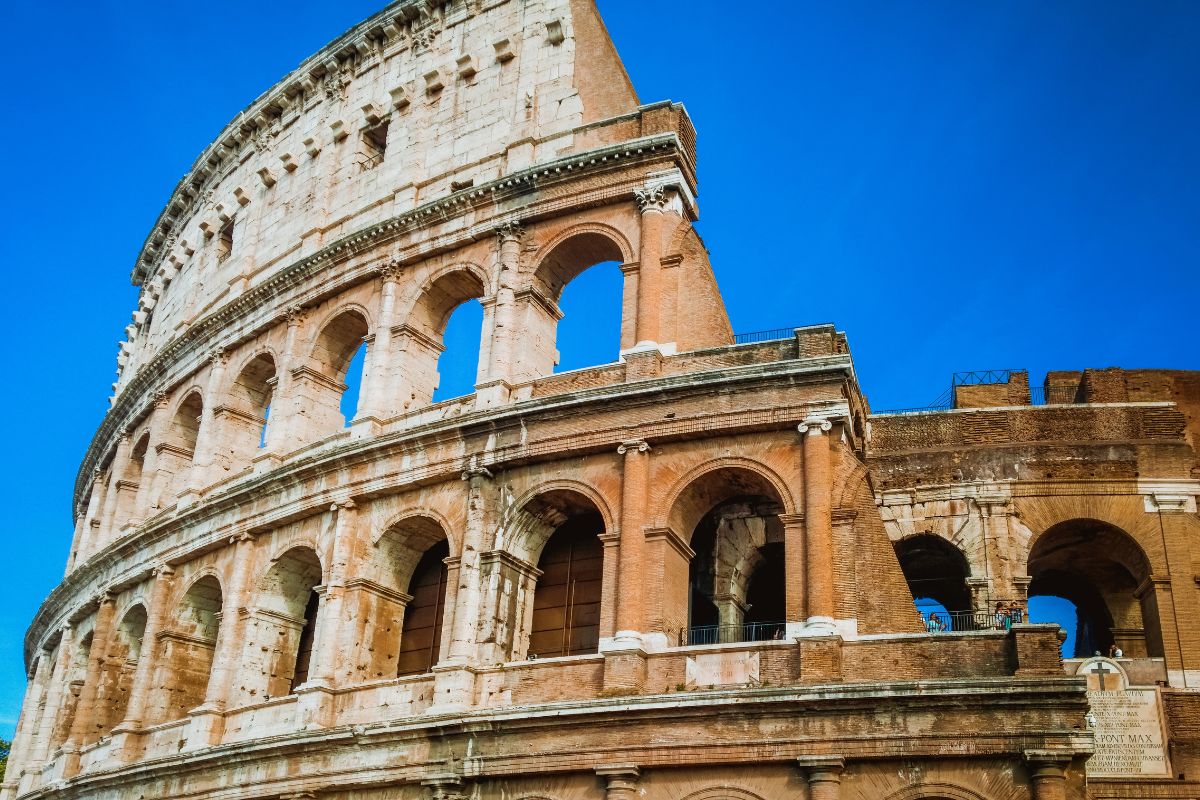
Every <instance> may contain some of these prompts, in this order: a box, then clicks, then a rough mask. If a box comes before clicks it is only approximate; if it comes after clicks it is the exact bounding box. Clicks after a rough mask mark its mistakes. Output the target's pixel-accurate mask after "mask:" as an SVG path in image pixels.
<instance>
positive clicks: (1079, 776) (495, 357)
mask: <svg viewBox="0 0 1200 800" xmlns="http://www.w3.org/2000/svg"><path fill="white" fill-rule="evenodd" d="M695 192H696V179H695V132H694V130H693V129H692V126H691V123H690V121H689V120H688V117H687V115H686V113H685V112H684V110H683V108H682V106H679V105H677V104H672V103H657V104H653V105H639V102H638V100H637V98H636V95H635V94H634V92H633V89H632V87H631V86H630V84H629V81H628V78H627V77H626V75H625V73H624V70H623V68H622V67H621V65H620V61H619V58H618V57H617V55H616V53H615V51H614V49H613V47H612V43H611V42H610V41H609V39H608V37H607V35H606V33H605V32H604V28H603V25H602V23H601V21H600V19H599V16H598V14H597V13H596V10H595V8H594V7H593V5H592V3H591V2H589V0H536V1H535V0H453V2H445V3H434V2H425V1H424V0H420V1H418V0H401V1H400V2H397V3H394V4H392V5H390V6H389V7H388V8H386V9H385V10H384V11H382V12H380V14H378V15H376V16H375V17H373V18H371V19H370V20H367V21H366V22H364V23H362V24H361V25H359V26H357V27H355V28H353V29H352V30H350V31H348V32H347V33H346V34H344V35H343V36H342V37H341V38H339V39H338V40H336V41H334V42H333V43H331V44H330V45H329V46H328V47H326V48H324V49H323V50H322V51H321V52H320V53H318V54H316V55H314V56H313V57H312V58H310V59H309V60H307V61H305V62H304V64H302V65H301V66H300V68H299V69H298V70H297V71H296V72H294V73H293V74H292V75H289V76H288V77H286V78H285V79H284V80H283V81H282V82H281V83H280V84H278V85H277V86H276V87H274V88H272V89H271V90H269V91H268V92H267V93H266V94H264V95H263V96H262V97H260V98H259V99H258V100H256V101H255V102H254V103H253V104H251V106H250V107H249V108H248V109H246V110H245V111H244V112H243V113H242V114H240V115H239V116H238V117H237V119H235V121H234V122H232V123H231V124H230V125H229V126H228V127H227V128H226V130H225V131H224V132H222V134H221V136H220V137H218V139H217V140H216V141H215V142H214V143H213V144H212V145H211V146H210V147H209V148H208V149H207V150H206V151H205V152H204V153H203V154H202V155H201V157H200V158H199V159H198V160H197V162H196V164H195V165H194V167H193V169H192V171H191V172H190V173H189V174H188V175H187V176H186V177H185V178H184V180H183V181H182V182H181V183H180V185H179V187H177V189H176V191H175V193H174V194H173V196H172V198H171V200H170V202H169V204H168V206H167V209H166V210H165V211H164V212H163V215H162V216H161V217H160V219H159V220H158V221H157V222H156V224H155V227H154V230H153V231H152V233H151V235H150V237H149V238H148V240H147V243H146V246H145V248H144V249H143V252H142V254H141V255H140V257H139V259H138V262H137V264H136V266H135V269H134V275H133V277H134V280H135V282H136V283H138V284H139V285H140V286H141V287H142V292H141V297H140V299H139V303H138V309H137V310H136V312H135V313H134V323H133V324H132V325H131V326H130V327H129V329H128V333H129V340H128V341H127V342H125V343H124V344H123V345H122V348H121V354H120V356H119V359H118V363H119V366H120V375H119V380H118V382H117V384H116V386H115V389H116V393H115V395H114V399H113V406H112V409H111V411H110V413H109V415H108V416H107V417H106V419H105V420H104V422H103V424H102V425H101V428H100V430H99V431H98V432H97V434H96V437H95V439H94V440H93V442H92V445H91V447H90V448H89V450H88V453H87V456H86V458H85V461H84V464H83V467H82V469H81V471H80V475H79V479H78V481H77V487H76V488H77V493H76V498H75V500H76V502H75V511H76V527H75V533H74V543H73V546H72V553H71V561H70V564H69V565H68V572H67V575H66V577H65V578H64V580H63V582H62V584H61V585H60V586H59V587H57V588H56V589H55V590H54V591H53V592H52V593H51V595H50V597H49V598H47V600H46V602H45V603H44V604H43V606H42V608H41V609H40V610H39V613H38V615H37V618H36V619H35V620H34V623H33V625H32V626H31V628H30V630H29V632H28V635H27V638H26V655H27V662H28V666H29V674H30V686H29V690H28V694H27V698H26V702H25V707H24V710H23V713H22V716H21V722H20V724H19V726H18V730H17V735H16V741H15V743H14V749H13V756H12V759H11V761H10V763H9V771H8V776H7V783H5V784H4V785H3V787H2V789H0V796H3V797H5V798H11V797H17V796H21V797H48V796H54V797H64V798H73V797H90V798H113V799H114V800H115V799H116V798H129V797H137V798H144V800H153V799H154V798H176V797H189V798H222V800H243V799H245V800H250V799H251V798H255V799H257V798H264V799H268V798H269V800H276V798H317V797H320V798H338V800H342V799H343V798H345V799H346V800H349V798H354V799H355V800H368V799H371V800H375V799H376V798H377V799H378V800H384V798H389V799H395V798H417V797H430V798H453V797H463V796H472V797H481V798H490V797H496V798H501V797H517V798H520V797H538V798H564V799H565V798H576V797H601V796H605V797H609V798H631V797H645V798H648V800H660V799H661V800H667V798H672V799H675V798H690V800H703V799H707V800H717V799H718V798H738V800H751V799H753V798H759V799H760V800H766V799H767V798H776V797H810V798H813V799H814V800H829V799H830V798H835V797H846V798H859V797H861V798H890V799H891V800H900V799H901V798H911V799H913V800H915V798H924V797H939V798H953V799H954V800H958V799H959V798H975V799H976V800H978V798H988V799H989V800H992V799H993V798H994V799H995V800H1007V799H1008V798H1012V800H1016V799H1017V798H1028V797H1030V796H1033V797H1036V798H1038V799H1039V800H1050V799H1051V798H1066V797H1070V798H1081V797H1085V796H1087V793H1088V792H1091V793H1092V794H1093V795H1095V796H1105V797H1118V796H1154V797H1180V798H1182V797H1189V796H1194V795H1195V793H1196V792H1195V787H1196V782H1195V779H1194V778H1195V776H1196V775H1197V774H1200V747H1198V746H1197V741H1198V737H1197V736H1196V730H1197V724H1196V720H1197V719H1200V715H1198V714H1197V709H1198V708H1200V705H1198V704H1197V703H1196V702H1195V701H1196V698H1197V696H1198V694H1197V692H1196V688H1197V686H1200V638H1198V637H1200V626H1196V625H1195V624H1194V622H1195V620H1196V619H1197V618H1200V609H1198V604H1200V598H1198V597H1197V592H1198V589H1197V586H1196V584H1195V574H1197V572H1200V567H1197V566H1196V564H1198V563H1200V561H1197V555H1196V541H1197V538H1196V537H1197V533H1198V532H1200V523H1198V522H1197V519H1196V516H1195V510H1196V506H1195V502H1196V498H1195V496H1196V494H1197V491H1198V488H1197V487H1198V484H1197V480H1196V475H1197V473H1196V466H1197V461H1196V456H1195V451H1194V445H1195V442H1196V435H1197V431H1198V430H1200V428H1198V426H1200V422H1198V420H1200V412H1198V409H1200V380H1197V379H1196V376H1195V375H1193V374H1191V373H1167V372H1154V371H1137V372H1123V371H1121V370H1100V371H1092V370H1088V371H1084V372H1080V373H1065V372H1064V373H1053V374H1052V376H1051V377H1050V378H1048V380H1047V386H1046V387H1045V390H1044V391H1045V395H1046V397H1047V398H1051V395H1053V399H1052V404H1051V405H1049V406H1032V405H1030V400H1031V394H1030V389H1029V384H1028V380H1027V378H1024V377H1023V376H1021V375H1018V374H1015V373H1014V374H1012V375H1009V376H1008V378H1007V382H993V383H982V384H978V385H974V386H971V387H970V388H967V389H964V390H963V391H962V392H960V393H958V396H957V401H958V402H957V405H958V408H956V409H952V410H947V411H943V412H937V413H929V414H919V415H886V414H878V415H874V416H872V415H871V414H870V412H869V408H868V406H867V404H866V401H865V399H864V398H863V396H862V393H861V391H860V389H859V386H858V384H857V378H856V374H855V371H854V368H853V364H852V361H851V359H850V355H849V350H848V346H847V343H846V337H845V335H844V334H842V333H841V332H839V331H837V330H836V329H835V328H834V327H833V326H831V325H814V326H808V327H804V328H798V329H796V330H795V331H794V332H793V333H792V334H791V335H784V336H783V337H782V338H779V339H773V340H767V341H762V342H750V343H737V342H735V339H734V337H733V335H732V332H731V330H730V327H729V322H728V320H727V318H726V315H725V312H724V307H723V305H722V301H721V297H720V294H719V293H718V291H717V288H716V284H715V281H714V279H713V275H712V271H711V269H710V267H709V264H708V261H707V254H706V251H705V249H704V246H703V243H702V242H701V240H700V238H699V236H698V235H697V233H696V231H695V230H694V228H693V227H692V223H693V222H694V221H695V219H696V215H697V207H696V204H695V199H694V197H695ZM605 261H616V262H619V263H620V264H621V269H622V272H623V274H624V290H623V302H622V320H621V348H622V356H621V359H620V360H619V361H617V362H615V363H612V364H606V365H600V366H596V367H593V368H589V369H584V370H576V371H572V372H569V373H563V374H554V373H553V368H554V365H555V361H556V360H557V349H556V342H555V335H556V325H557V321H558V318H559V316H560V315H561V312H560V310H559V308H558V300H559V297H560V295H561V292H562V289H563V287H564V286H565V285H566V284H567V283H569V282H570V281H571V280H572V279H574V278H575V277H576V276H577V275H579V274H580V273H581V272H582V271H583V270H584V269H586V268H588V267H590V266H592V265H594V264H596V263H600V262H605ZM470 299H479V300H480V301H481V303H482V304H483V306H484V325H483V336H482V340H481V342H480V358H479V373H478V380H477V386H476V391H475V393H473V394H471V395H469V396H467V397H463V398H457V399H454V400H449V401H445V402H441V403H436V404H435V403H432V402H431V400H432V397H433V392H434V390H435V388H436V386H437V384H438V380H439V376H438V371H437V367H438V356H439V354H440V353H441V352H442V349H443V347H444V343H443V340H442V334H443V331H444V328H445V324H446V320H447V318H448V316H449V314H450V312H451V311H452V310H453V309H454V308H455V307H456V306H457V305H459V304H460V303H462V302H464V301H467V300H470ZM364 342H366V344H367V356H366V367H365V370H364V374H363V379H362V389H361V395H360V399H359V405H358V409H357V411H356V412H355V413H354V414H353V415H352V417H353V418H352V419H350V420H346V419H344V418H343V416H342V414H341V410H340V401H341V397H342V392H343V391H344V390H345V386H346V370H347V366H348V363H349V361H350V359H351V357H352V355H353V354H354V352H355V351H356V350H357V349H358V348H359V347H360V345H362V344H363V343H364ZM268 409H269V415H268ZM913 542H916V543H917V545H912V543H913ZM939 548H941V549H939ZM947 548H948V549H947ZM897 554H899V558H898V557H897ZM1067 573H1070V575H1071V576H1073V577H1072V578H1071V579H1069V580H1068V579H1065V578H1063V577H1062V576H1063V575H1065V574H1067ZM925 581H932V582H925ZM1081 587H1082V588H1081ZM1088 587H1090V588H1088ZM1053 590H1059V591H1064V592H1068V594H1070V593H1071V592H1074V594H1072V595H1071V596H1073V597H1076V599H1078V600H1079V602H1080V603H1081V604H1082V605H1081V608H1084V610H1085V611H1086V612H1087V613H1088V614H1091V615H1092V617H1094V618H1095V619H1096V620H1099V621H1100V622H1102V623H1103V630H1100V628H1096V629H1095V630H1092V629H1089V633H1088V637H1090V638H1088V639H1087V641H1088V642H1092V641H1093V640H1094V641H1096V642H1099V641H1101V638H1102V637H1107V638H1106V639H1103V641H1104V643H1105V644H1107V645H1111V646H1112V647H1114V648H1117V647H1119V648H1121V649H1122V651H1123V652H1122V656H1121V658H1120V659H1118V660H1117V662H1115V663H1118V664H1120V665H1121V669H1123V670H1125V674H1127V675H1130V676H1138V680H1148V681H1150V682H1154V681H1160V680H1161V681H1162V683H1164V684H1165V687H1159V688H1155V689H1147V690H1145V691H1150V692H1154V693H1160V694H1161V695H1162V703H1163V708H1164V709H1165V714H1164V716H1163V718H1164V719H1165V732H1166V744H1167V745H1168V749H1167V754H1166V756H1167V757H1168V758H1169V763H1168V761H1163V762H1161V763H1160V764H1159V765H1157V766H1156V769H1158V767H1159V766H1161V767H1162V769H1160V770H1158V771H1155V772H1154V775H1156V776H1167V775H1172V774H1174V775H1176V779H1175V780H1172V781H1166V780H1164V781H1160V782H1159V783H1156V784H1154V788H1153V790H1145V791H1146V792H1150V791H1152V792H1153V794H1149V793H1144V794H1141V795H1139V794H1137V792H1139V791H1143V789H1142V788H1139V787H1144V786H1145V785H1146V783H1145V782H1144V781H1142V780H1141V779H1140V777H1132V776H1131V774H1129V773H1122V774H1121V775H1120V776H1118V777H1109V778H1106V779H1105V780H1103V781H1101V782H1099V783H1097V782H1093V784H1092V785H1091V786H1090V787H1085V762H1086V760H1087V758H1088V757H1089V755H1090V754H1091V753H1092V752H1093V749H1095V748H1096V733H1095V732H1094V731H1093V729H1091V728H1089V727H1088V726H1087V724H1086V719H1087V717H1086V714H1087V712H1088V703H1089V693H1088V687H1087V686H1086V681H1085V680H1084V679H1082V678H1080V677H1078V676H1077V675H1075V672H1076V671H1077V670H1076V669H1073V667H1074V666H1077V664H1078V663H1079V662H1078V661H1074V660H1072V661H1071V662H1069V663H1068V664H1066V665H1064V663H1063V660H1062V658H1061V657H1060V652H1059V645H1060V638H1059V632H1058V630H1057V628H1055V627H1054V626H1048V625H1038V624H1027V623H1026V622H1024V621H1023V619H1022V614H1023V611H1024V609H1025V603H1026V599H1027V597H1028V596H1030V595H1035V594H1038V593H1048V592H1050V591H1053ZM923 592H924V593H930V594H933V595H938V594H941V593H944V595H943V596H945V597H946V598H953V599H952V600H948V602H949V603H950V605H949V606H948V609H949V610H950V611H954V612H960V613H959V614H957V615H956V616H955V617H954V623H953V624H952V625H950V626H949V627H950V628H951V629H950V630H941V629H937V628H936V626H930V625H929V624H928V623H927V622H926V621H924V620H922V619H921V617H920V616H919V615H918V613H917V612H916V610H915V609H914V606H913V599H914V594H917V595H921V594H922V593H923ZM997 601H1001V602H1002V603H1003V604H1005V605H1004V606H1003V608H1002V609H1001V610H996V609H995V608H994V604H995V603H996V602H997ZM1089 603H1090V605H1088V604H1089ZM1101 611H1103V613H1101ZM1090 618H1091V617H1089V619H1090ZM1098 637H1099V638H1098ZM1083 638H1086V637H1081V641H1083ZM1089 655H1090V654H1089ZM1101 688H1103V687H1101ZM1139 691H1140V690H1139ZM1102 760H1103V758H1102ZM1167 767H1169V772H1168V771H1167ZM1133 772H1136V771H1133ZM1091 774H1092V775H1093V776H1095V775H1098V774H1099V773H1098V772H1097V771H1096V770H1091ZM1108 774H1109V775H1110V776H1111V775H1112V772H1111V771H1110V772H1109V773H1108ZM1144 774H1145V771H1144V770H1143V775H1142V777H1144ZM1179 775H1184V776H1185V777H1184V778H1183V779H1180V778H1179V777H1178V776H1179ZM1188 776H1190V777H1191V778H1192V780H1191V781H1190V782H1189V780H1187V777H1188ZM1189 787H1191V788H1189ZM1189 792H1191V794H1189Z"/></svg>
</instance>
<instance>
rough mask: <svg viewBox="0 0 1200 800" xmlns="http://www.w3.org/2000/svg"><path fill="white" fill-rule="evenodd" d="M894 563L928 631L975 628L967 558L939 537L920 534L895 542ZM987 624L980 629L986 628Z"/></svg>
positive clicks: (985, 622)
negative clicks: (968, 582)
mask: <svg viewBox="0 0 1200 800" xmlns="http://www.w3.org/2000/svg"><path fill="white" fill-rule="evenodd" d="M893 547H894V548H895V551H896V560H898V561H899V562H900V570H901V572H903V573H904V580H905V582H907V583H908V590H909V592H911V593H912V596H913V601H914V603H915V605H916V607H917V610H918V611H919V612H921V617H922V619H923V620H924V622H925V626H926V628H927V629H928V630H930V631H949V630H973V629H974V628H975V627H979V626H977V625H976V624H975V623H976V619H975V614H974V613H973V612H974V610H975V609H973V607H972V604H971V591H970V589H969V588H968V586H967V578H968V577H969V576H970V574H971V568H970V565H969V564H968V563H967V557H966V556H965V555H964V554H963V552H962V551H961V550H959V549H958V548H957V547H955V546H954V545H953V544H951V543H950V542H948V541H946V540H945V539H943V538H942V537H940V536H938V535H936V534H932V533H921V534H917V535H916V536H910V537H908V538H906V539H901V540H900V541H898V542H895V543H894V545H893ZM988 622H989V621H987V620H982V618H981V620H980V625H982V626H984V627H990V624H988Z"/></svg>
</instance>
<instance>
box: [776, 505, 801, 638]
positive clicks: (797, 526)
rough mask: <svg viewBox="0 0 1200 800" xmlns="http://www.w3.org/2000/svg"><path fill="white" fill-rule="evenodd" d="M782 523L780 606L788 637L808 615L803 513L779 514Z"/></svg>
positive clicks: (796, 630)
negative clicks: (781, 595) (781, 601)
mask: <svg viewBox="0 0 1200 800" xmlns="http://www.w3.org/2000/svg"><path fill="white" fill-rule="evenodd" d="M779 521H780V522H781V523H782V524H783V587H784V589H783V607H784V615H783V616H784V620H785V628H786V633H787V636H788V638H791V637H793V636H796V635H798V634H799V633H800V630H801V629H802V628H803V627H804V621H805V620H806V619H808V613H807V609H808V598H807V597H805V589H806V586H805V584H806V582H807V579H806V577H805V575H804V571H805V563H806V559H805V552H804V551H805V541H804V515H803V514H780V515H779Z"/></svg>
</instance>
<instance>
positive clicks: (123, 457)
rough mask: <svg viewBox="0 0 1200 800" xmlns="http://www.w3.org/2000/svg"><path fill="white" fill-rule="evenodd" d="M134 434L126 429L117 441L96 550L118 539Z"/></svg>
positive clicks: (109, 472)
mask: <svg viewBox="0 0 1200 800" xmlns="http://www.w3.org/2000/svg"><path fill="white" fill-rule="evenodd" d="M132 433H133V432H132V431H130V430H128V429H126V430H125V431H122V433H121V438H120V439H118V440H117V452H116V454H115V455H114V456H113V460H112V466H111V467H110V468H109V471H108V491H106V492H105V493H104V516H103V517H102V519H101V521H100V539H99V541H97V542H96V544H95V549H96V550H99V549H100V548H101V547H103V546H104V545H106V544H108V542H110V541H112V540H113V539H114V538H116V536H115V534H116V531H117V527H118V526H117V525H116V516H117V507H118V506H119V500H120V497H121V481H123V480H125V474H126V470H128V468H129V453H130V451H131V450H132V449H133V436H132Z"/></svg>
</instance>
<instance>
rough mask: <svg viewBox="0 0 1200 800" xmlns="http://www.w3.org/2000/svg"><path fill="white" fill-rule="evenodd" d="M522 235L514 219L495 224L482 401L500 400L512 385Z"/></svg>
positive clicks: (502, 400)
mask: <svg viewBox="0 0 1200 800" xmlns="http://www.w3.org/2000/svg"><path fill="white" fill-rule="evenodd" d="M524 235H525V231H524V229H523V228H522V227H521V223H520V222H517V221H515V220H513V221H509V222H505V223H503V224H501V225H498V226H496V236H497V237H499V239H500V279H499V284H498V287H497V289H496V302H495V306H494V309H493V312H492V318H493V325H492V342H491V348H490V357H491V360H490V363H489V364H488V369H487V386H486V387H485V388H484V389H482V390H481V391H482V393H483V394H484V395H486V397H481V401H482V402H484V403H485V404H494V403H502V402H505V401H506V400H507V399H508V392H509V390H510V389H511V388H512V384H513V374H514V366H515V358H516V356H515V354H514V345H515V343H514V339H515V338H516V336H517V329H516V328H517V309H516V292H515V288H516V284H517V277H518V275H519V274H520V271H521V239H522V237H523V236H524Z"/></svg>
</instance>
